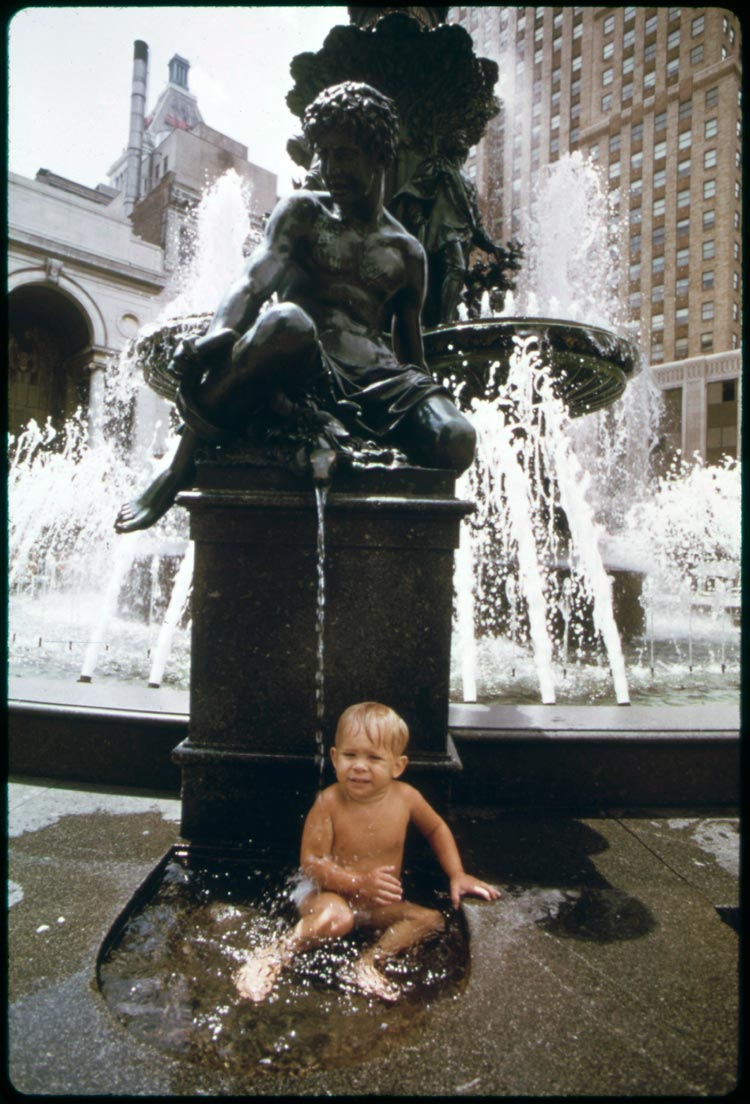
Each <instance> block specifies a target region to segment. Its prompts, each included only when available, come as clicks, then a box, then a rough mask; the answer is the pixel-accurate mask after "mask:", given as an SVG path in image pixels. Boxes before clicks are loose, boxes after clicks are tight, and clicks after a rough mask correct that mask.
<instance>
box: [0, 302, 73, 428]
mask: <svg viewBox="0 0 750 1104" xmlns="http://www.w3.org/2000/svg"><path fill="white" fill-rule="evenodd" d="M91 340H92V335H91V330H90V325H89V321H88V319H87V318H86V316H85V314H84V313H83V312H82V311H81V309H80V308H79V307H78V306H77V304H76V303H75V302H74V301H73V300H72V299H71V298H70V297H69V296H67V295H65V294H63V293H62V292H60V291H58V290H57V289H56V288H52V287H49V286H48V285H44V284H23V285H22V286H20V287H16V288H15V289H14V290H13V291H11V293H10V295H9V297H8V377H9V379H8V384H9V386H8V429H9V431H10V432H11V433H14V434H15V433H18V432H19V430H21V429H22V428H23V427H24V426H25V425H26V424H27V423H28V421H29V420H30V419H31V418H34V419H36V421H37V422H39V424H43V423H44V422H45V421H46V420H47V418H48V417H49V418H51V420H52V423H53V425H54V426H56V427H58V428H59V427H60V426H61V425H62V424H63V422H64V421H65V420H66V418H68V417H69V416H70V415H71V414H72V413H73V412H74V411H75V409H76V407H78V406H84V407H85V406H87V405H88V399H89V378H88V375H89V374H88V372H87V371H86V366H87V364H88V360H89V359H90V357H89V353H90V349H91Z"/></svg>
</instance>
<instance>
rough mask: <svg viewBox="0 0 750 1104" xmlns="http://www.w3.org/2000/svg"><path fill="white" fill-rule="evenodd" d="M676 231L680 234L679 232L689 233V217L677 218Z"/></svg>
mask: <svg viewBox="0 0 750 1104" xmlns="http://www.w3.org/2000/svg"><path fill="white" fill-rule="evenodd" d="M677 233H678V235H680V234H689V233H690V219H689V218H683V219H678V220H677Z"/></svg>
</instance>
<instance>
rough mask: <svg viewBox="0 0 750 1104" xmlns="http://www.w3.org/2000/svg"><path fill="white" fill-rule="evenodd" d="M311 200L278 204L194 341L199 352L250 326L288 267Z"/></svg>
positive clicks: (293, 199)
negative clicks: (205, 325)
mask: <svg viewBox="0 0 750 1104" xmlns="http://www.w3.org/2000/svg"><path fill="white" fill-rule="evenodd" d="M313 202H314V201H313V200H312V197H310V196H307V195H305V196H302V195H296V196H289V197H287V198H286V199H282V200H280V201H279V203H277V205H276V207H275V208H274V210H273V212H272V214H271V217H270V218H269V220H268V225H267V226H266V231H265V235H264V238H263V241H262V242H261V243H260V245H258V246H257V247H256V249H254V250H253V252H252V253H251V255H250V257H249V258H248V260H247V263H246V265H245V269H244V271H243V273H242V275H241V276H240V277H239V279H237V280H236V281H235V282H234V283H233V284H231V285H230V287H229V288H228V289H227V291H226V293H225V295H224V297H223V299H222V300H221V302H220V303H219V306H218V307H217V308H216V311H215V313H214V316H213V318H212V319H211V322H210V323H209V326H208V329H207V330H206V333H205V335H204V336H203V337H202V338H199V340H198V341H197V342H196V347H197V348H198V349H200V350H201V352H207V351H209V350H210V349H213V348H215V347H217V346H218V345H220V344H223V343H225V342H233V341H235V340H236V339H237V337H238V336H239V335H241V334H243V333H245V332H246V331H247V330H248V329H249V328H250V327H251V326H252V325H253V323H254V322H255V320H256V318H257V317H258V314H259V313H260V309H261V307H262V306H263V304H264V303H265V302H266V301H267V300H268V299H270V297H271V296H272V295H273V293H274V292H275V291H277V290H278V288H279V286H280V284H281V283H282V281H283V279H284V276H285V275H286V273H287V272H288V270H289V266H290V264H291V262H292V258H293V256H294V252H295V246H296V245H297V243H298V241H299V239H300V237H301V236H302V235H303V234H304V232H305V224H306V223H307V222H309V215H310V207H311V204H313Z"/></svg>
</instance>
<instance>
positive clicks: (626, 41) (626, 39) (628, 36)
mask: <svg viewBox="0 0 750 1104" xmlns="http://www.w3.org/2000/svg"><path fill="white" fill-rule="evenodd" d="M634 42H635V30H631V31H626V32H625V34H624V35H623V36H622V48H623V50H629V49H630V47H631V46H632V45H633V43H634Z"/></svg>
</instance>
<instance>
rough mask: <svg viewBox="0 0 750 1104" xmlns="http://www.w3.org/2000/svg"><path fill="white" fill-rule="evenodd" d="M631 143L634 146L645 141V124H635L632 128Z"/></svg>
mask: <svg viewBox="0 0 750 1104" xmlns="http://www.w3.org/2000/svg"><path fill="white" fill-rule="evenodd" d="M630 141H631V143H632V144H633V145H635V143H636V142H642V141H643V123H633V125H632V127H631V128H630Z"/></svg>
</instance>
